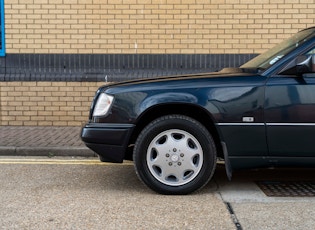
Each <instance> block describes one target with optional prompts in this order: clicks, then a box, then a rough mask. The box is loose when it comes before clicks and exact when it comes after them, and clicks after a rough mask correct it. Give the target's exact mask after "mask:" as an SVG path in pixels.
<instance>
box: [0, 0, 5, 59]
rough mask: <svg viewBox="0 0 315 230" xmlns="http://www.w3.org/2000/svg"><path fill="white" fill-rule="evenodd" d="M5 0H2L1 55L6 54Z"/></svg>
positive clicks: (0, 25)
mask: <svg viewBox="0 0 315 230" xmlns="http://www.w3.org/2000/svg"><path fill="white" fill-rule="evenodd" d="M4 35H5V30H4V0H0V56H2V57H3V56H5V37H4Z"/></svg>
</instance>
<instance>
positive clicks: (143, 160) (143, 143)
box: [134, 115, 216, 195]
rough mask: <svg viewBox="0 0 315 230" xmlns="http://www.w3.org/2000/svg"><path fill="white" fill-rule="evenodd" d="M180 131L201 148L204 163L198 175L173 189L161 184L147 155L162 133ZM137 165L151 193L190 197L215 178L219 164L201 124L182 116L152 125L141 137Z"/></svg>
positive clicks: (138, 172)
mask: <svg viewBox="0 0 315 230" xmlns="http://www.w3.org/2000/svg"><path fill="white" fill-rule="evenodd" d="M171 129H179V130H183V131H186V132H188V133H190V134H191V135H192V136H194V137H195V138H196V139H197V140H198V142H199V143H200V145H201V148H202V151H203V163H202V167H201V169H200V172H199V173H198V175H197V176H196V177H195V178H194V179H193V180H192V181H190V182H188V183H187V184H184V185H180V186H170V185H166V184H163V183H162V182H160V181H158V180H157V179H156V178H155V177H154V176H153V175H152V174H151V172H150V170H149V168H148V164H147V151H148V147H149V145H150V143H151V142H152V140H153V139H154V138H155V137H156V136H157V135H159V134H160V133H162V132H164V131H166V130H171ZM134 164H135V168H136V171H137V174H138V176H139V177H140V179H141V180H142V181H143V182H144V183H145V184H146V185H147V186H148V187H150V188H151V189H153V190H154V191H156V192H158V193H162V194H177V195H180V194H188V193H191V192H193V191H195V190H197V189H199V188H201V187H203V186H204V185H205V184H206V183H207V182H208V181H209V180H210V178H211V177H212V174H213V172H214V169H215V164H216V151H215V146H214V142H213V139H212V137H211V135H210V134H209V132H208V131H207V130H206V129H205V128H204V126H203V125H201V124H200V123H199V122H198V121H196V120H193V119H191V118H189V117H186V116H181V115H168V116H164V117H160V118H158V119H156V120H155V121H153V122H152V123H150V124H149V125H148V126H147V127H146V128H145V129H144V130H143V131H142V132H141V133H140V135H139V137H138V139H137V142H136V144H135V148H134Z"/></svg>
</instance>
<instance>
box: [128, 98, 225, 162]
mask: <svg viewBox="0 0 315 230" xmlns="http://www.w3.org/2000/svg"><path fill="white" fill-rule="evenodd" d="M170 114H179V115H185V116H188V117H191V118H193V119H195V120H197V121H198V122H200V123H201V124H202V125H203V126H204V127H205V128H206V129H207V130H208V131H209V133H210V134H211V135H212V137H213V139H214V142H215V146H216V149H217V156H218V157H222V158H223V157H224V156H223V150H222V145H221V141H220V136H219V133H218V130H217V129H216V127H215V125H214V119H213V117H212V115H211V114H210V113H209V112H208V111H207V110H206V109H204V108H202V107H200V106H198V105H195V104H188V103H187V104H186V103H170V104H162V105H156V106H152V107H150V108H149V109H147V110H146V111H144V112H143V113H142V114H141V115H140V116H139V117H138V119H137V121H136V126H135V129H134V130H133V132H132V134H131V137H130V141H129V146H131V147H132V146H133V144H134V143H135V142H136V139H137V137H138V135H139V134H140V132H141V131H142V130H143V129H144V127H145V126H147V125H148V124H149V123H150V122H152V121H153V120H155V119H156V118H158V117H161V116H165V115H170ZM129 149H130V150H129V151H127V156H126V159H132V148H129Z"/></svg>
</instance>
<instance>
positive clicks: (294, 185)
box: [256, 181, 315, 197]
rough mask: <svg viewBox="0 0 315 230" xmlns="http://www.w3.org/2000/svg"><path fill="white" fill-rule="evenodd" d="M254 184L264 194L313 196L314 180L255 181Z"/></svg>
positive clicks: (314, 189) (314, 192)
mask: <svg viewBox="0 0 315 230" xmlns="http://www.w3.org/2000/svg"><path fill="white" fill-rule="evenodd" d="M256 184H257V185H258V186H259V188H260V189H261V190H262V191H263V192H264V193H265V194H266V196H274V197H312V196H315V181H257V182H256Z"/></svg>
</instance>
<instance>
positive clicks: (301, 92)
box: [265, 51, 315, 157]
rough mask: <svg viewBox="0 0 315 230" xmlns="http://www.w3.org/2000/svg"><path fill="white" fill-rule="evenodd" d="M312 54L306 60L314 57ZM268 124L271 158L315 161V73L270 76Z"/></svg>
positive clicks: (267, 100)
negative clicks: (314, 158) (310, 158)
mask: <svg viewBox="0 0 315 230" xmlns="http://www.w3.org/2000/svg"><path fill="white" fill-rule="evenodd" d="M312 53H314V52H313V51H311V52H308V53H307V54H306V55H305V56H307V55H308V57H309V56H310V55H312V57H314V56H313V54H312ZM310 60H311V61H310V62H312V61H313V62H314V58H312V59H310ZM311 64H313V66H314V63H311ZM313 72H314V71H313ZM265 123H266V134H267V143H268V148H269V155H270V156H271V157H315V73H308V74H303V75H300V76H298V75H297V74H283V73H282V74H279V75H275V76H271V77H270V78H269V79H268V81H267V84H266V89H265Z"/></svg>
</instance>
